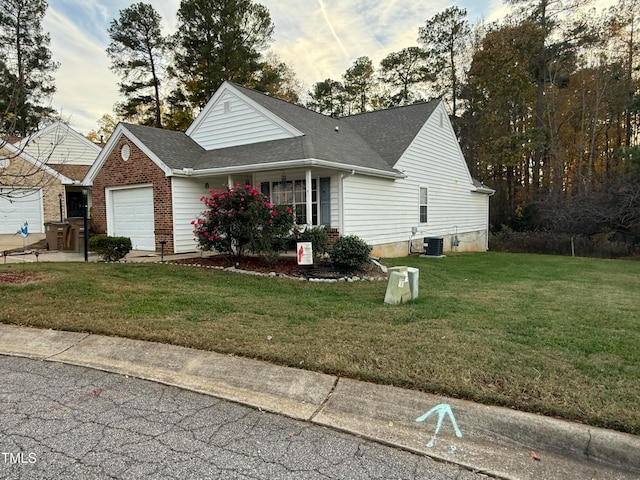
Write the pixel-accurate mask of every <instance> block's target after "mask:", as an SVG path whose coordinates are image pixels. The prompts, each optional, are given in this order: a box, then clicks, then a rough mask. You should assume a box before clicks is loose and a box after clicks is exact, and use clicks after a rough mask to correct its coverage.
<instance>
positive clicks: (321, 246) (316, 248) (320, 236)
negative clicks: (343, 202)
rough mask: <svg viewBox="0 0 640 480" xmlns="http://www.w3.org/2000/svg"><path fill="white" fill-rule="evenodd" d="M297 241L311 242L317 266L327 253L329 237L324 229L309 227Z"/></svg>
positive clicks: (314, 261)
mask: <svg viewBox="0 0 640 480" xmlns="http://www.w3.org/2000/svg"><path fill="white" fill-rule="evenodd" d="M297 241H298V242H311V246H312V248H313V263H314V265H317V264H318V263H319V262H320V257H322V255H324V254H325V253H327V244H328V243H329V235H328V234H327V230H326V229H325V228H324V227H309V228H307V229H306V230H305V231H304V232H301V233H300V235H299V236H298V239H297Z"/></svg>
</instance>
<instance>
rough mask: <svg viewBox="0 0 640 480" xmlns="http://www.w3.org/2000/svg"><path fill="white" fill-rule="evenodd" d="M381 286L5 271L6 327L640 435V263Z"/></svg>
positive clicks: (590, 262)
mask: <svg viewBox="0 0 640 480" xmlns="http://www.w3.org/2000/svg"><path fill="white" fill-rule="evenodd" d="M384 263H385V264H386V265H389V266H391V265H409V266H414V267H417V268H419V269H420V298H419V299H418V300H417V301H415V302H412V303H409V304H406V305H401V306H389V305H384V304H383V298H384V293H385V289H386V282H355V283H337V284H327V283H309V282H301V281H296V280H288V279H281V278H263V277H250V276H245V275H239V274H234V273H229V272H223V271H217V270H208V269H201V268H194V267H186V266H178V265H159V264H83V263H73V264H63V263H55V264H52V263H47V264H45V263H40V264H27V265H15V264H14V265H1V266H0V272H7V271H39V272H41V273H43V274H44V281H41V282H39V283H34V284H29V285H22V286H19V285H10V284H2V283H0V321H1V322H4V323H14V324H22V325H32V326H37V327H46V328H54V329H62V330H73V331H86V332H93V333H99V334H106V335H119V336H124V337H130V338H137V339H144V340H152V341H157V342H168V343H174V344H177V345H184V346H188V347H194V348H200V349H206V350H215V351H217V352H229V353H234V354H238V355H244V356H248V357H255V358H260V359H264V360H268V361H271V362H274V363H279V364H283V365H291V366H296V367H301V368H306V369H310V370H317V371H323V372H326V373H330V374H336V375H341V376H345V377H350V378H356V379H361V380H367V381H371V382H379V383H386V384H393V385H397V386H402V387H406V388H413V389H417V390H423V391H426V392H434V393H441V394H444V395H449V396H453V397H458V398H466V399H470V400H475V401H477V402H482V403H489V404H496V405H505V406H510V407H515V408H518V409H521V410H527V411H531V412H539V413H543V414H546V415H552V416H559V417H563V418H565V419H569V420H575V421H581V422H585V423H589V424H591V425H595V426H602V427H607V428H613V429H617V430H622V431H626V432H630V433H634V434H640V400H639V399H640V299H639V296H638V295H639V292H640V262H630V261H614V260H595V259H585V258H567V257H552V256H537V255H520V254H505V253H481V254H458V255H451V256H448V257H447V258H446V259H421V258H417V257H412V258H403V259H393V260H386V261H384Z"/></svg>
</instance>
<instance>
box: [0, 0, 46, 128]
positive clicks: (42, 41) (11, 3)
mask: <svg viewBox="0 0 640 480" xmlns="http://www.w3.org/2000/svg"><path fill="white" fill-rule="evenodd" d="M46 10H47V2H46V1H44V0H0V58H2V60H1V61H0V85H1V87H0V113H1V114H2V123H1V124H0V130H1V131H2V133H3V134H6V135H18V136H22V137H26V136H28V135H29V134H30V133H33V132H34V131H35V130H37V129H38V127H39V126H40V125H41V124H42V123H43V121H45V120H46V119H47V118H48V117H51V116H52V115H53V114H54V113H55V112H54V110H53V109H52V108H51V107H49V106H48V105H46V104H47V100H48V99H50V97H51V96H52V95H53V93H54V92H55V91H56V88H55V85H54V79H53V72H54V71H55V70H56V69H57V68H58V64H57V63H56V62H54V61H53V60H52V57H51V51H50V50H49V43H50V38H49V34H47V33H43V32H42V19H43V18H44V15H45V13H46Z"/></svg>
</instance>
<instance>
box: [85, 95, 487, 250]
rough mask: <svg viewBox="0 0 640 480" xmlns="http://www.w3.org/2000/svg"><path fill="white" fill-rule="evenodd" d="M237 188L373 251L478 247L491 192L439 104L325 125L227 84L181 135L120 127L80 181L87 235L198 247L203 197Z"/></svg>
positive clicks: (483, 241) (147, 245)
mask: <svg viewBox="0 0 640 480" xmlns="http://www.w3.org/2000/svg"><path fill="white" fill-rule="evenodd" d="M246 182H249V183H251V184H252V185H256V186H259V188H260V190H261V191H262V192H263V193H264V194H266V195H268V196H269V197H270V201H271V202H272V203H275V204H287V205H291V206H293V208H294V209H295V212H296V218H297V221H298V223H299V224H306V225H324V226H326V227H328V228H330V229H331V230H330V233H331V234H332V235H337V234H339V235H349V234H355V235H358V236H359V237H361V238H362V239H363V240H365V241H366V242H368V243H369V244H371V245H372V246H373V247H374V249H373V252H372V254H373V255H378V256H403V255H407V254H408V253H409V245H410V243H411V242H413V243H414V246H413V249H414V251H417V250H420V249H421V247H422V238H423V237H444V244H445V245H444V247H445V250H449V249H450V248H451V247H452V245H453V246H454V248H456V249H457V250H460V251H463V250H464V251H471V250H481V251H482V250H486V249H487V241H488V223H489V221H488V214H489V213H488V212H489V196H490V195H492V194H493V193H494V192H493V190H491V189H490V188H488V187H486V186H484V185H482V184H481V183H479V182H475V181H474V180H473V179H472V178H471V176H470V174H469V170H468V168H467V166H466V163H465V160H464V157H463V155H462V152H461V151H460V147H459V145H458V142H457V139H456V136H455V134H454V131H453V128H452V126H451V124H450V122H449V118H448V115H447V112H446V110H445V108H444V105H443V104H442V102H441V101H434V102H430V103H421V104H415V105H410V106H406V107H399V108H393V109H388V110H382V111H377V112H370V113H364V114H360V115H355V116H352V117H346V118H332V117H328V116H325V115H321V114H318V113H315V112H312V111H310V110H307V109H305V108H303V107H300V106H297V105H293V104H290V103H287V102H284V101H282V100H278V99H275V98H272V97H270V96H268V95H265V94H262V93H259V92H256V91H254V90H250V89H247V88H244V87H241V86H239V85H236V84H232V83H228V82H225V83H223V84H222V86H221V87H220V88H219V89H218V90H217V91H216V93H215V94H214V96H213V97H212V98H211V100H210V101H209V103H208V104H207V106H206V107H205V108H204V109H203V110H202V112H201V113H200V115H199V116H198V117H197V118H196V119H195V121H194V122H193V124H192V125H191V126H190V127H189V129H188V130H187V132H186V133H181V132H173V131H166V130H160V129H156V128H151V127H143V126H139V125H131V124H124V123H120V124H119V125H118V126H117V127H116V129H115V131H114V133H113V135H112V136H111V138H110V139H109V141H108V142H107V145H106V146H105V148H104V149H103V151H102V153H101V154H100V155H99V157H98V159H97V160H96V162H95V164H94V165H93V166H92V168H91V170H90V171H89V173H88V175H87V177H86V178H85V183H87V184H91V185H92V186H93V187H92V199H93V216H92V225H93V228H94V230H96V231H99V232H105V233H107V234H109V235H116V236H128V237H130V238H131V239H132V243H133V245H134V248H136V249H142V250H156V251H158V250H159V249H160V247H161V245H164V248H165V252H175V253H180V252H188V251H193V250H194V249H195V248H196V247H197V245H196V242H195V240H194V235H193V232H192V229H193V226H192V225H191V221H192V220H193V219H194V218H196V217H197V216H199V215H200V213H201V212H202V211H203V210H204V205H203V204H202V202H201V201H200V198H201V197H202V196H203V195H206V194H207V193H208V191H209V190H210V189H220V188H223V187H225V186H227V185H235V184H236V183H240V184H245V183H246ZM161 242H162V243H161Z"/></svg>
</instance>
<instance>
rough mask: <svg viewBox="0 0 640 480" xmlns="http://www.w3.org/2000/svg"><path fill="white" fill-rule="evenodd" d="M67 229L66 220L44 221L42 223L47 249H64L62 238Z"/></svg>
mask: <svg viewBox="0 0 640 480" xmlns="http://www.w3.org/2000/svg"><path fill="white" fill-rule="evenodd" d="M68 229H69V224H68V223H67V222H46V223H45V224H44V230H45V239H46V242H47V245H49V250H64V239H65V236H66V235H67V230H68Z"/></svg>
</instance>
